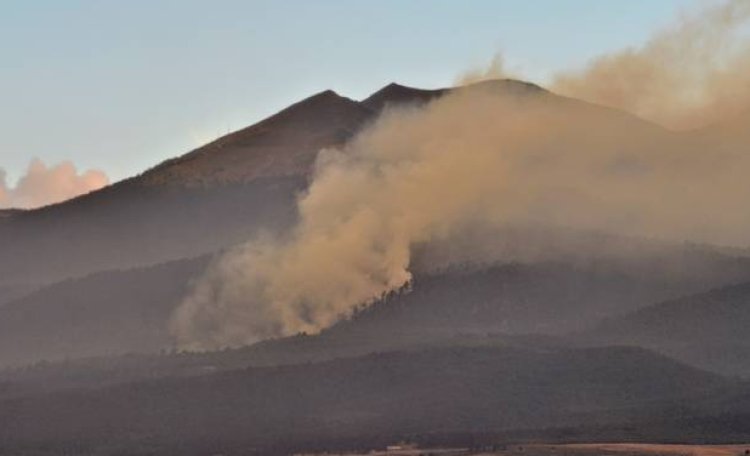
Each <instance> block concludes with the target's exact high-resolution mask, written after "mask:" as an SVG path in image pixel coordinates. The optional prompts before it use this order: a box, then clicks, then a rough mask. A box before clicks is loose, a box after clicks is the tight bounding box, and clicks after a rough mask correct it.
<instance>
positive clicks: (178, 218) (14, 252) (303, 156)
mask: <svg viewBox="0 0 750 456" xmlns="http://www.w3.org/2000/svg"><path fill="white" fill-rule="evenodd" d="M472 87H474V88H478V89H481V90H491V91H497V92H500V93H507V94H511V95H514V96H520V97H526V96H532V97H537V96H539V97H546V98H547V99H548V100H554V101H555V102H558V103H565V104H566V106H570V107H571V109H574V110H575V111H576V112H577V113H578V114H582V115H585V116H587V117H586V118H590V119H592V121H593V120H596V121H597V122H602V123H603V124H607V125H610V127H611V128H610V129H611V130H612V131H617V130H618V129H619V130H622V128H618V127H617V126H618V125H619V126H623V125H624V124H623V122H624V123H625V124H627V125H628V128H636V129H637V130H635V131H639V132H640V133H639V134H638V135H634V134H629V135H625V136H624V137H622V138H619V139H617V138H612V139H611V140H612V141H614V140H621V141H624V142H627V141H628V138H632V137H633V136H640V137H651V136H653V137H659V138H661V137H662V136H664V135H666V136H667V137H671V135H670V133H669V132H667V131H666V130H664V129H662V128H660V127H657V126H656V125H654V124H650V123H648V122H645V121H642V120H640V119H638V118H636V117H634V116H631V115H628V114H625V113H622V112H618V111H615V110H612V109H607V108H602V107H598V106H595V105H591V104H587V103H583V102H579V101H576V100H572V99H568V98H564V97H558V96H556V95H553V94H551V93H550V92H547V91H545V90H544V89H541V88H540V87H538V86H535V85H533V84H529V83H524V82H520V81H513V80H499V81H488V82H482V83H479V84H477V85H476V86H472ZM469 89H471V87H469ZM453 90H456V89H439V90H420V89H413V88H409V87H404V86H400V85H397V84H391V85H389V86H387V87H385V88H383V89H381V90H380V91H378V92H376V93H375V94H373V95H372V96H370V97H368V98H367V99H365V100H363V101H361V102H358V101H354V100H350V99H348V98H345V97H342V96H340V95H337V94H336V93H335V92H333V91H325V92H321V93H319V94H317V95H313V96H312V97H309V98H307V99H305V100H302V101H300V102H299V103H296V104H294V105H292V106H290V107H288V108H286V109H284V110H282V111H281V112H279V113H277V114H275V115H273V116H271V117H269V118H268V119H265V120H263V121H261V122H259V123H257V124H255V125H252V126H250V127H247V128H245V129H242V130H239V131H236V132H234V133H231V134H229V135H227V136H224V137H222V138H219V139H217V140H216V141H213V142H211V143H209V144H206V145H205V146H203V147H200V148H198V149H196V150H194V151H192V152H189V153H187V154H185V155H183V156H181V157H178V158H175V159H171V160H167V161H166V162H164V163H162V164H160V165H158V166H155V167H154V168H152V169H150V170H148V171H146V172H144V173H143V174H141V175H140V176H135V177H133V178H130V179H127V180H124V181H122V182H118V183H115V184H114V185H111V186H109V187H107V188H104V189H102V190H99V191H96V192H93V193H90V194H88V195H83V196H81V197H78V198H75V199H73V200H71V201H66V202H63V203H60V204H56V205H52V206H48V207H44V208H40V209H36V210H30V211H3V213H2V216H0V286H8V285H17V284H19V283H24V284H31V285H35V284H48V283H52V282H55V281H58V280H62V279H65V278H71V277H81V276H84V275H86V274H90V273H92V272H97V271H102V270H108V269H122V268H131V267H136V266H144V265H152V264H158V263H163V262H166V261H171V260H176V259H180V258H188V257H195V256H199V255H203V254H207V253H212V252H215V251H217V250H220V249H223V248H226V247H228V246H231V245H234V244H237V243H240V242H243V241H245V240H247V239H249V238H252V237H253V236H254V235H255V234H257V233H258V232H259V231H262V230H267V231H273V232H278V231H283V230H285V229H286V228H288V227H289V226H290V225H292V224H293V222H294V220H295V217H296V209H295V201H296V197H297V195H298V194H299V193H300V192H303V191H304V190H305V188H306V186H307V184H308V179H309V176H310V172H311V167H312V165H313V163H314V161H315V158H316V156H317V153H318V151H319V150H321V149H324V148H330V147H339V146H341V145H343V144H344V143H346V142H347V141H348V140H349V139H350V138H352V137H353V136H354V135H355V134H356V133H357V132H359V131H361V129H362V128H364V127H365V126H367V125H369V124H370V123H371V122H372V121H374V120H375V119H376V118H377V116H378V115H379V114H380V111H381V110H382V109H384V108H385V107H387V106H395V105H421V104H424V103H426V102H428V101H430V100H433V99H435V98H437V97H440V96H443V95H445V94H448V93H451V92H452V91H453ZM461 90H464V89H463V88H462V89H461ZM629 131H630V130H629ZM603 139H606V138H605V137H604V136H597V137H596V140H603ZM587 140H588V139H587ZM624 147H625V146H624Z"/></svg>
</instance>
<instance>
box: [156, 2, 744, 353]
mask: <svg viewBox="0 0 750 456" xmlns="http://www.w3.org/2000/svg"><path fill="white" fill-rule="evenodd" d="M749 9H750V2H744V1H743V2H740V1H731V2H729V3H726V4H723V5H721V6H718V7H715V8H713V9H710V10H708V11H706V12H704V13H703V14H701V15H696V16H692V17H685V18H683V19H682V20H681V21H680V22H679V23H678V24H677V25H676V26H674V27H673V28H671V29H669V30H666V31H664V32H661V33H660V34H658V35H657V36H655V37H654V38H653V39H652V40H651V41H650V42H649V43H648V44H647V45H645V46H644V47H643V48H642V49H632V50H626V51H623V52H621V53H617V54H614V55H611V56H605V57H602V58H600V59H598V60H596V61H595V62H593V63H592V65H591V66H590V67H589V68H588V69H586V70H585V71H583V72H581V73H569V74H566V75H561V76H560V77H558V78H557V80H556V82H555V84H554V87H555V88H556V89H557V90H559V91H561V92H563V93H565V94H569V95H573V96H576V97H580V98H584V99H587V100H592V101H596V102H598V103H601V104H604V105H609V106H613V107H618V108H622V109H624V110H627V111H630V112H632V113H635V114H638V115H640V116H643V117H647V118H649V119H653V120H656V121H658V122H660V123H662V124H664V125H669V126H671V127H680V128H688V127H691V126H695V125H700V124H704V123H706V122H710V121H712V120H715V119H717V118H721V117H727V118H729V117H731V116H732V115H736V114H738V113H740V112H742V111H743V110H744V109H746V108H747V106H748V96H749V95H750V84H748V82H750V81H748V78H750V76H748V75H750V71H746V70H750V64H748V62H750V59H748V56H749V55H750V54H749V52H750V51H749V49H750V46H748V43H747V41H746V40H745V41H733V37H736V36H737V33H739V32H740V29H741V27H740V25H741V24H742V23H743V21H744V20H745V19H746V18H747V17H748V10H749ZM503 73H504V71H503V67H502V64H501V63H500V60H496V62H495V63H494V64H493V65H492V66H491V67H490V69H489V70H487V71H485V72H482V71H479V72H476V71H475V72H472V73H469V74H467V75H465V76H464V77H462V78H461V82H462V84H468V85H464V86H463V87H461V88H459V89H455V90H453V91H452V92H450V93H449V94H448V95H445V96H443V97H442V98H440V99H438V100H435V101H432V102H431V103H429V104H428V105H426V106H424V107H422V108H411V109H389V110H386V111H385V112H384V113H383V114H382V115H381V116H380V118H379V119H378V120H377V121H376V122H375V123H374V124H373V125H372V126H371V127H370V128H368V129H366V130H365V131H363V132H361V133H360V134H359V135H358V136H357V137H356V138H355V139H353V140H352V141H350V142H349V143H348V145H346V146H345V147H343V148H342V149H341V150H325V151H322V152H321V153H320V155H319V159H318V161H317V164H316V169H315V173H314V178H313V181H312V183H311V185H310V187H309V189H308V191H307V193H306V194H305V195H303V196H302V197H301V198H300V200H299V201H298V210H299V214H300V221H299V224H298V225H297V226H296V227H295V228H294V229H293V231H292V232H291V233H290V234H288V235H286V236H284V237H281V238H279V237H276V238H274V237H268V238H259V239H256V240H254V241H252V242H249V243H247V244H246V245H243V246H241V247H239V248H236V249H234V250H232V251H230V252H229V253H227V254H226V255H224V256H223V257H221V258H218V259H217V260H216V261H215V262H214V264H213V265H212V266H211V267H210V269H209V271H208V272H207V273H206V274H205V275H204V276H203V277H202V278H201V279H200V280H198V281H197V283H195V284H194V289H193V292H192V293H191V294H190V296H188V297H187V298H186V299H185V300H184V302H183V303H182V305H181V306H180V307H179V308H178V310H177V311H176V313H175V314H174V315H173V319H172V321H171V330H172V332H173V334H174V335H175V337H176V339H177V341H178V343H179V344H180V345H181V346H182V347H184V348H188V349H213V348H219V347H223V346H236V345H242V344H247V343H251V342H254V341H257V340H259V339H263V338H267V337H274V336H283V335H290V334H295V333H297V332H303V331H304V332H316V331H319V330H321V329H322V328H325V327H327V326H329V325H331V324H332V323H334V322H336V321H337V320H338V319H341V318H345V317H347V316H348V315H350V314H351V313H352V311H353V310H354V309H356V308H357V307H358V306H362V305H367V304H368V303H370V302H372V301H373V300H376V299H378V298H380V297H382V296H383V295H384V294H386V293H389V292H391V291H393V290H397V289H399V288H401V287H404V286H407V285H408V284H409V282H410V280H411V277H412V272H413V271H414V266H415V252H424V251H429V250H430V248H431V246H451V245H453V246H459V245H460V246H461V247H460V248H454V249H452V250H451V249H450V248H449V249H445V250H444V253H445V252H448V255H447V257H443V258H441V261H442V262H443V263H447V264H450V263H451V262H452V261H473V260H477V259H479V260H481V261H491V260H494V261H511V260H521V261H523V260H528V259H530V258H532V259H535V260H536V259H540V258H541V259H545V256H546V258H549V257H553V258H554V255H558V254H560V252H564V251H566V249H567V252H568V253H569V252H570V251H571V249H578V250H579V251H580V252H579V253H580V254H582V255H585V254H586V253H587V252H586V250H587V249H589V248H590V247H589V246H587V244H586V242H583V243H574V242H568V243H566V244H565V245H564V246H562V248H559V247H560V245H559V244H558V245H555V244H554V242H551V241H549V239H551V238H549V237H548V233H591V232H595V233H612V234H615V235H618V236H629V237H634V238H639V239H642V238H649V239H654V238H656V239H657V240H659V242H661V241H665V240H666V241H670V242H683V241H695V242H706V243H714V244H724V245H735V246H737V245H740V246H747V245H748V244H750V211H747V204H746V195H748V194H750V180H749V179H747V176H748V175H750V155H749V154H747V150H748V146H749V145H750V135H748V134H747V133H746V132H745V128H744V127H742V128H724V127H723V126H717V127H714V128H711V129H706V130H702V131H695V132H693V131H691V132H674V131H670V130H667V129H664V128H661V127H659V126H657V125H654V124H651V123H648V122H645V121H642V120H640V119H639V118H638V117H635V116H632V115H629V114H626V113H624V112H621V111H615V110H612V109H608V108H605V107H601V106H596V105H591V104H588V103H584V102H581V101H577V100H572V99H568V98H563V97H558V96H556V95H553V94H551V93H549V92H546V91H544V90H542V89H539V88H534V87H533V86H529V85H524V84H521V83H513V82H512V81H488V82H481V83H477V84H473V85H471V84H470V83H471V82H472V81H479V80H484V79H486V78H487V77H488V76H493V75H497V74H503ZM730 123H731V122H730ZM732 125H735V126H736V125H740V126H743V125H744V123H743V122H742V121H739V123H738V122H737V121H735V122H734V124H732ZM475 232H481V233H485V235H483V236H482V237H476V238H472V237H471V236H468V237H467V234H466V233H475ZM486 233H494V234H491V235H489V236H487V235H486ZM519 233H520V234H519ZM527 233H533V234H527ZM509 235H510V237H509ZM493 236H494V239H493ZM584 237H585V236H584ZM542 246H543V247H542ZM605 248H607V246H605ZM618 248H619V249H620V250H621V251H627V250H628V248H627V246H624V247H623V246H622V245H621V246H620V247H618ZM428 256H429V255H428ZM436 257H438V256H436ZM418 263H419V262H418Z"/></svg>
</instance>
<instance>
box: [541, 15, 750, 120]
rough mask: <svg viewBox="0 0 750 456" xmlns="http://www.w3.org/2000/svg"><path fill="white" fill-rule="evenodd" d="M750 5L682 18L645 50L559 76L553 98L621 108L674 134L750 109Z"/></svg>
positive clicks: (616, 55) (614, 56) (612, 56)
mask: <svg viewBox="0 0 750 456" xmlns="http://www.w3.org/2000/svg"><path fill="white" fill-rule="evenodd" d="M749 18H750V1H748V0H731V1H728V2H726V3H723V4H721V5H719V6H715V7H713V8H708V9H705V10H703V11H700V12H699V13H698V14H692V15H687V14H686V15H683V16H682V17H680V19H679V21H678V22H677V23H676V24H674V25H673V26H672V27H670V28H668V29H666V30H663V31H661V32H660V33H658V34H656V35H655V36H654V37H653V38H651V39H650V40H649V41H648V42H647V43H646V44H645V45H644V46H643V47H641V48H632V49H626V50H624V51H621V52H617V53H614V54H610V55H605V56H602V57H599V58H597V59H595V60H594V61H593V62H591V64H590V65H589V66H588V67H587V68H585V69H584V70H583V71H572V72H566V73H564V74H560V75H558V76H557V77H556V78H555V80H554V82H553V85H552V89H553V90H554V91H556V92H558V93H561V94H564V95H569V96H572V97H576V98H580V99H583V100H587V101H591V102H595V103H600V104H603V105H607V106H612V107H615V108H618V109H622V110H625V111H628V112H631V113H634V114H637V115H639V116H642V117H644V118H646V119H649V120H653V121H655V122H658V123H660V124H662V125H665V126H668V127H671V128H674V129H689V128H695V127H700V126H703V125H706V124H709V123H712V122H715V121H718V120H721V119H722V118H727V117H730V116H734V115H737V114H739V113H741V112H743V111H745V110H747V109H748V106H750V40H748V39H747V34H748V28H747V25H748V24H747V22H748V19H749Z"/></svg>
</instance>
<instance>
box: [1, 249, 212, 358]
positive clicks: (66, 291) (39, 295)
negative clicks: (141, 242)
mask: <svg viewBox="0 0 750 456" xmlns="http://www.w3.org/2000/svg"><path fill="white" fill-rule="evenodd" d="M207 262H208V261H207V258H197V259H193V260H180V261H175V262H172V263H167V264H162V265H158V266H152V267H148V268H141V269H132V270H125V271H107V272H101V273H97V274H93V275H91V276H87V277H84V278H81V279H74V280H73V279H71V280H66V281H64V282H61V283H57V284H54V285H51V286H47V287H43V288H41V289H39V290H36V291H34V292H31V293H29V294H27V295H25V296H23V297H21V298H19V299H17V300H15V301H11V302H9V303H7V304H6V305H4V306H2V307H0V366H2V365H16V364H26V363H30V362H35V361H41V360H62V359H67V358H78V357H85V356H104V355H113V354H122V353H130V352H141V353H144V352H145V353H153V352H157V351H159V350H160V349H164V348H167V347H169V346H170V345H171V340H170V337H169V334H168V333H167V321H168V319H169V317H170V315H171V314H172V311H173V309H174V308H175V307H176V306H177V305H178V304H179V303H180V301H181V300H182V298H183V297H184V296H185V294H186V293H187V287H188V285H189V283H190V280H191V278H193V277H195V276H197V275H198V274H200V273H201V272H202V271H203V269H204V268H205V266H206V264H207Z"/></svg>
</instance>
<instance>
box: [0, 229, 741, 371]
mask: <svg viewBox="0 0 750 456" xmlns="http://www.w3.org/2000/svg"><path fill="white" fill-rule="evenodd" d="M579 242H582V241H579ZM608 242H609V243H610V244H612V243H614V242H616V241H615V240H614V239H610V240H609V241H608ZM620 242H626V241H620ZM579 245H580V244H579ZM627 245H629V249H628V250H629V252H630V253H631V254H632V253H634V252H640V254H638V255H634V257H635V258H637V259H629V258H628V259H626V258H618V257H606V256H602V257H598V258H597V257H591V258H588V259H587V260H585V261H583V260H580V259H579V260H575V259H567V260H563V259H558V260H557V261H540V262H527V263H494V264H480V265H477V264H466V265H463V266H460V265H459V266H451V267H449V268H447V269H433V270H429V269H427V270H420V269H419V265H417V266H416V267H417V270H416V272H415V278H414V281H413V283H412V286H411V289H410V290H409V291H408V292H399V293H394V294H391V295H389V296H386V297H385V298H384V299H382V300H379V301H377V302H375V303H373V304H372V305H371V306H370V307H369V308H367V309H363V310H361V311H359V312H358V313H357V314H356V315H354V316H353V318H351V319H348V320H344V321H342V322H340V323H339V324H337V325H335V326H333V327H332V328H329V329H327V330H326V331H324V332H323V333H322V334H321V335H320V336H316V337H311V338H308V339H307V340H306V341H305V343H304V344H302V345H299V344H287V343H286V342H285V339H280V340H278V341H273V342H272V343H271V345H273V347H272V346H269V345H268V344H261V345H260V346H259V347H258V349H257V350H255V351H252V350H251V351H249V352H248V353H247V358H246V359H245V361H244V362H245V363H246V364H248V365H250V364H256V363H258V362H261V363H263V364H268V363H294V362H303V361H308V360H309V361H315V360H323V359H331V358H333V357H336V356H355V355H362V354H366V353H371V352H376V351H382V350H394V349H401V348H404V347H411V346H413V345H415V344H423V343H434V342H440V341H444V340H446V339H453V338H456V337H461V336H467V335H479V336H484V335H487V334H504V335H524V334H538V335H564V334H567V333H569V332H572V331H580V330H583V329H585V328H588V327H590V326H591V325H594V324H597V323H598V322H599V321H600V320H601V319H603V318H608V317H613V316H619V315H622V314H624V313H626V312H629V311H631V310H634V309H638V308H641V307H644V306H648V305H649V304H652V303H655V302H660V301H663V300H665V299H673V298H678V297H681V296H685V295H688V294H691V293H696V292H700V291H704V290H706V289H709V288H714V287H719V286H723V285H727V284H733V283H736V282H739V281H746V280H750V259H747V258H745V257H743V256H733V255H729V254H724V253H719V252H717V251H715V250H712V249H709V248H699V247H695V246H689V245H673V246H662V247H661V249H656V247H654V246H653V245H651V244H648V246H643V245H639V244H638V242H637V241H636V240H632V241H630V243H629V244H627ZM639 249H640V250H639ZM209 259H210V258H209V257H198V258H195V259H191V260H177V261H173V262H169V263H165V264H161V265H158V266H153V267H143V268H132V269H127V270H111V271H103V272H100V273H95V274H92V275H89V276H86V277H84V278H80V279H70V280H66V281H63V282H61V283H56V284H53V285H49V286H45V287H42V288H40V289H38V290H36V291H33V292H30V293H28V294H26V295H25V296H22V297H21V298H18V299H16V300H13V301H11V302H8V303H6V304H5V306H3V307H0V367H2V366H9V365H19V364H24V363H33V362H38V361H55V360H63V359H69V358H80V357H91V356H105V355H121V354H127V353H141V354H148V353H158V352H160V351H162V350H168V349H171V348H172V339H171V337H170V335H169V333H168V331H167V323H168V320H169V317H170V315H171V314H172V312H173V311H174V310H175V309H176V307H177V306H178V305H179V304H180V302H181V301H182V299H183V298H184V296H185V295H186V294H187V292H188V290H189V286H190V283H191V280H192V279H193V278H195V277H197V276H198V275H200V274H201V272H202V271H203V270H204V269H205V267H206V266H207V264H208V262H209ZM417 262H418V263H419V262H422V263H425V262H426V263H429V262H430V261H429V260H428V259H421V260H420V259H417ZM269 353H270V354H269Z"/></svg>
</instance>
